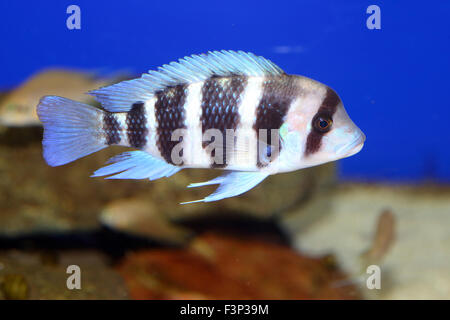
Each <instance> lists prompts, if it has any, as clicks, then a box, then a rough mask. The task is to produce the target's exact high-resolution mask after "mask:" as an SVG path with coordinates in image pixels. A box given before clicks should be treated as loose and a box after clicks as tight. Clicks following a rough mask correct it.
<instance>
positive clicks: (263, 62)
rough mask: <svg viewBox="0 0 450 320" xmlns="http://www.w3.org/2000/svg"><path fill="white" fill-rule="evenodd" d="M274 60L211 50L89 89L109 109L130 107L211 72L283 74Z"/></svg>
mask: <svg viewBox="0 0 450 320" xmlns="http://www.w3.org/2000/svg"><path fill="white" fill-rule="evenodd" d="M281 74H284V71H283V70H281V69H280V68H279V67H278V66H277V65H275V64H274V63H273V62H271V61H269V60H267V59H265V58H263V57H260V56H255V55H254V54H252V53H249V52H243V51H237V52H236V51H231V50H229V51H226V50H222V51H212V52H211V51H210V52H208V53H207V54H200V55H192V56H190V57H184V58H183V59H180V60H178V62H171V63H169V64H165V65H163V66H162V67H159V68H158V71H149V72H148V73H146V74H143V75H142V77H141V78H138V79H134V80H129V81H122V82H119V83H117V84H114V85H111V86H108V87H103V88H100V89H98V90H94V91H90V92H89V94H90V95H93V96H94V97H95V98H96V99H97V100H98V101H99V102H100V103H101V104H102V106H103V107H104V108H105V109H106V110H108V111H110V112H126V111H129V110H130V108H131V106H132V105H133V103H135V102H137V101H146V100H148V99H150V98H151V97H152V96H153V95H154V94H155V92H158V91H161V90H164V89H165V88H166V87H169V86H175V85H178V84H187V83H193V82H199V81H204V80H206V79H208V78H210V77H211V76H214V75H215V76H222V77H224V76H229V75H246V76H267V75H281Z"/></svg>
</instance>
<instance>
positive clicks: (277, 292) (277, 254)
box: [118, 234, 359, 299]
mask: <svg viewBox="0 0 450 320" xmlns="http://www.w3.org/2000/svg"><path fill="white" fill-rule="evenodd" d="M118 270H119V271H120V273H121V274H122V275H123V277H124V279H125V281H126V283H127V286H128V288H129V290H130V294H131V297H132V298H134V299H186V298H195V299H356V298H358V297H359V294H358V292H357V290H356V288H354V287H352V286H346V287H338V286H335V285H334V284H335V283H338V281H341V280H342V279H345V275H344V274H343V273H342V272H341V271H339V269H338V267H337V266H336V264H335V262H334V261H333V259H332V258H330V257H329V256H327V257H324V258H310V257H305V256H302V255H300V254H298V253H296V252H294V251H293V250H292V249H290V248H288V247H286V246H282V245H278V244H272V243H268V242H265V241H260V240H254V239H249V238H239V237H231V236H224V235H216V234H205V235H203V236H201V237H199V238H197V239H196V240H195V241H194V242H193V243H192V244H191V246H190V248H188V249H185V250H182V249H164V250H162V249H159V250H147V251H140V252H135V253H132V254H129V255H128V256H127V257H126V258H125V259H124V260H123V261H122V263H121V264H120V265H119V267H118Z"/></svg>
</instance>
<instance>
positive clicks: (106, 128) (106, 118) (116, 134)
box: [103, 112, 121, 145]
mask: <svg viewBox="0 0 450 320" xmlns="http://www.w3.org/2000/svg"><path fill="white" fill-rule="evenodd" d="M120 130H121V128H120V124H119V122H118V121H117V119H116V116H115V115H114V114H112V113H110V112H105V113H104V114H103V132H104V134H105V139H106V144H107V145H112V144H118V143H119V142H120Z"/></svg>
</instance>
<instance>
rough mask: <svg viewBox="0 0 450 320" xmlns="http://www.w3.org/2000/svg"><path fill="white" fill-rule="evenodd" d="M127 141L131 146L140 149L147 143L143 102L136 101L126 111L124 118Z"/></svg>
mask: <svg viewBox="0 0 450 320" xmlns="http://www.w3.org/2000/svg"><path fill="white" fill-rule="evenodd" d="M126 125H127V137H128V143H129V145H130V146H131V147H134V148H138V149H141V148H143V147H144V146H145V145H146V143H147V135H148V129H147V117H146V114H145V105H144V103H143V102H136V103H134V104H133V106H132V107H131V110H130V111H128V113H127V118H126Z"/></svg>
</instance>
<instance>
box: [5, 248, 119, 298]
mask: <svg viewBox="0 0 450 320" xmlns="http://www.w3.org/2000/svg"><path fill="white" fill-rule="evenodd" d="M57 254H58V259H57V262H56V261H54V260H53V259H52V262H51V263H49V262H48V261H47V258H44V259H43V256H42V255H41V253H40V252H35V253H28V252H19V251H14V250H11V251H6V252H2V253H0V266H1V268H0V298H4V299H27V298H28V299H127V298H128V291H127V289H126V287H125V286H124V282H123V280H122V278H121V277H120V276H119V274H118V273H117V272H116V271H115V270H114V269H112V268H111V266H110V265H109V263H108V260H107V259H106V257H105V256H103V255H102V254H100V253H98V252H95V251H66V252H59V253H57ZM69 265H77V266H79V267H80V270H81V289H80V290H77V289H74V290H69V289H68V288H67V279H68V277H69V276H70V274H68V273H67V267H68V266H69Z"/></svg>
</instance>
